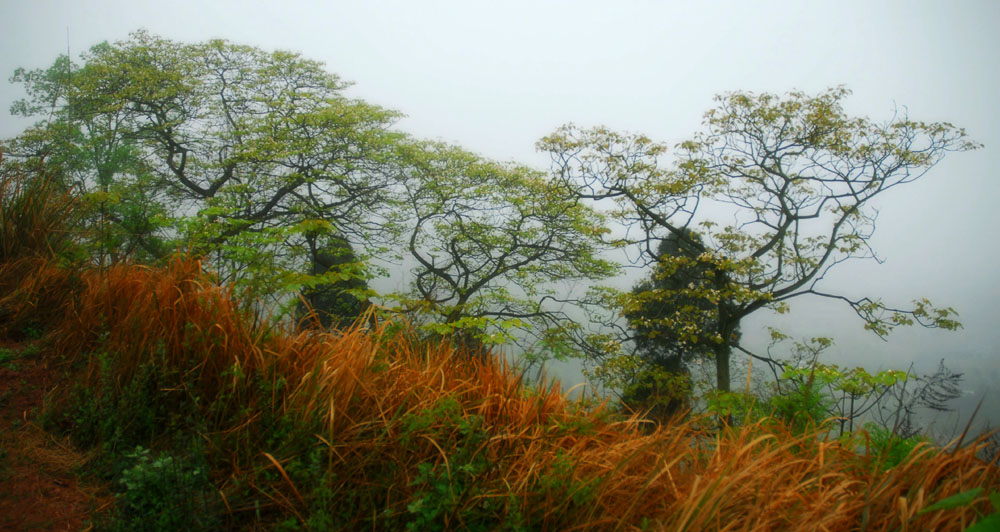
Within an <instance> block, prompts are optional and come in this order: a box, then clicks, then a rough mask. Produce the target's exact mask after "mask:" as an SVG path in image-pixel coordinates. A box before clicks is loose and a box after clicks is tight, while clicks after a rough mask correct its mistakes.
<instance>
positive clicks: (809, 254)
mask: <svg viewBox="0 0 1000 532" xmlns="http://www.w3.org/2000/svg"><path fill="white" fill-rule="evenodd" d="M849 94H850V93H849V91H848V90H846V89H844V88H834V89H830V90H827V91H824V92H822V93H820V94H818V95H815V96H810V95H807V94H804V93H801V92H791V93H789V94H787V95H784V96H781V95H774V94H767V93H764V94H755V93H750V92H734V93H729V94H724V95H721V96H718V97H717V102H718V106H717V107H716V108H715V109H712V110H710V111H708V112H707V113H706V114H705V118H704V126H705V129H704V131H703V132H701V133H699V134H697V135H696V136H695V137H694V138H692V139H691V140H688V141H685V142H682V143H680V144H679V145H678V146H677V155H676V157H675V158H674V160H673V161H672V164H667V163H664V162H661V159H663V158H665V154H666V153H667V146H666V145H665V144H662V143H658V142H654V141H652V140H651V139H649V138H647V137H645V136H642V135H635V134H624V133H617V132H614V131H610V130H608V129H606V128H600V127H598V128H593V129H581V128H578V127H575V126H571V125H570V126H564V127H562V128H560V129H559V130H557V131H556V132H555V133H553V134H552V135H550V136H548V137H546V138H544V139H543V140H542V141H540V143H539V147H540V149H543V150H546V151H548V152H549V153H550V154H551V157H552V161H553V169H554V172H555V173H556V174H557V175H559V176H561V178H562V179H563V181H564V183H565V184H566V186H568V187H572V188H573V189H574V190H575V191H576V195H577V197H578V198H580V199H581V200H596V201H602V200H607V201H613V202H614V203H615V205H616V206H617V207H616V209H615V210H614V217H615V219H618V220H621V221H622V223H623V224H624V226H625V227H626V228H627V229H628V230H629V232H628V233H627V235H626V237H625V238H624V239H623V241H622V244H623V245H627V244H632V245H635V246H638V247H639V249H640V250H641V252H642V253H643V255H644V257H645V259H646V262H647V263H649V264H656V265H657V268H661V269H663V270H664V271H671V270H673V269H675V268H677V267H680V266H682V265H685V264H690V263H691V261H692V259H691V258H690V257H685V256H670V255H660V254H658V253H657V249H658V246H657V243H658V242H660V241H663V240H664V239H666V238H668V237H671V236H672V237H674V238H677V239H678V241H680V242H683V243H684V244H685V245H686V246H688V247H689V248H690V249H692V250H694V251H696V252H697V256H696V258H695V259H694V261H696V263H697V264H699V268H703V269H704V271H705V278H706V279H707V281H708V282H707V283H696V284H692V285H688V286H680V287H677V288H676V289H672V290H663V291H660V292H657V293H656V295H655V297H659V298H662V299H663V300H664V301H666V302H668V303H669V304H670V305H671V306H672V307H678V308H679V307H680V305H679V303H680V302H682V301H684V300H703V301H707V302H709V303H711V305H712V306H713V308H714V310H713V312H715V313H716V316H715V317H714V318H713V319H712V320H710V323H711V324H712V326H711V327H709V328H707V329H706V328H704V324H705V320H704V315H703V314H704V313H703V312H702V311H700V310H698V311H692V312H687V313H681V314H674V315H671V316H668V317H661V318H651V319H650V327H655V328H662V329H664V330H668V331H673V333H672V334H677V335H681V336H684V335H687V336H688V337H689V339H690V340H692V341H696V342H701V341H702V340H703V339H708V340H709V341H711V343H712V345H713V351H714V356H715V360H716V367H717V386H718V388H719V389H720V390H728V389H729V384H730V377H729V358H730V353H731V351H732V350H734V349H743V348H742V346H740V345H739V342H738V341H737V340H736V338H735V336H734V333H735V332H736V330H737V328H738V327H739V324H740V322H741V320H743V319H744V318H745V317H747V316H749V315H751V314H753V313H755V312H758V311H760V310H763V309H770V310H774V311H777V312H783V311H785V310H786V309H787V302H788V301H789V300H791V299H794V298H798V297H802V296H815V297H821V298H829V299H835V300H838V301H841V302H843V303H845V304H847V305H848V306H849V307H850V308H851V309H852V310H853V311H854V312H855V313H856V314H857V316H858V317H860V318H861V320H862V321H863V323H864V325H865V328H867V329H868V330H871V331H873V332H874V333H876V334H878V335H880V336H884V335H886V334H888V333H889V332H890V331H891V330H892V329H893V328H894V327H897V326H900V325H912V324H915V323H917V324H920V325H923V326H926V327H941V328H945V329H954V328H957V327H959V323H958V322H957V321H956V320H955V319H954V318H955V311H954V310H953V309H951V308H935V307H933V306H932V305H931V303H930V302H929V301H927V300H926V299H919V300H916V301H914V303H913V305H912V306H910V307H906V308H893V307H889V306H887V305H886V304H884V303H883V302H882V301H881V300H880V299H877V298H874V297H861V298H851V297H848V296H846V295H843V294H838V293H831V292H827V291H825V287H824V282H823V281H824V278H825V276H826V274H827V273H828V272H829V271H830V270H831V269H832V268H834V267H835V266H837V265H838V264H841V263H843V262H844V261H847V260H851V259H865V258H868V259H875V258H876V255H875V252H874V250H873V249H872V248H871V247H870V245H869V244H870V239H871V237H872V234H873V233H874V231H875V218H876V212H877V211H876V210H875V206H874V205H873V201H874V200H875V199H876V198H879V197H881V196H882V195H883V194H884V193H886V192H888V191H890V190H892V189H894V188H896V187H897V186H899V185H904V184H907V183H911V182H913V181H915V180H916V179H919V178H920V177H922V176H923V175H924V174H925V173H926V172H927V171H928V170H929V169H930V168H932V167H933V166H934V165H935V164H937V163H938V162H939V161H940V160H941V158H942V157H943V156H944V155H945V154H946V153H947V152H949V151H963V150H969V149H974V148H976V147H977V146H978V145H977V144H976V143H974V142H972V141H970V140H969V139H967V137H966V134H965V132H964V131H963V130H962V129H960V128H956V127H954V126H952V125H951V124H948V123H924V122H919V121H914V120H911V119H909V117H908V116H907V115H906V113H905V111H897V112H896V114H895V116H893V117H892V118H890V119H889V120H887V121H884V122H874V121H872V120H869V119H867V118H857V117H851V116H848V115H847V113H846V112H845V111H844V109H843V107H842V101H843V100H844V99H845V98H846V97H847V96H848V95H849ZM602 203H606V202H602ZM719 220H725V221H723V222H720V221H719ZM692 235H697V236H698V237H699V238H694V237H693V236H692ZM648 297H649V296H644V297H636V296H635V295H634V294H621V297H620V298H619V304H620V306H621V308H622V309H623V311H624V312H625V313H626V314H628V313H629V312H631V311H632V310H634V309H636V308H639V307H638V305H642V304H646V302H644V300H648Z"/></svg>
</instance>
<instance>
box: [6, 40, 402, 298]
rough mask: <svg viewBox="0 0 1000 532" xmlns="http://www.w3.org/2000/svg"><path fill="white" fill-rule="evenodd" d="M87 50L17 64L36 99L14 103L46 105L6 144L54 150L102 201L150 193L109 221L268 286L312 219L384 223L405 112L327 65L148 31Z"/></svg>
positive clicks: (356, 226)
mask: <svg viewBox="0 0 1000 532" xmlns="http://www.w3.org/2000/svg"><path fill="white" fill-rule="evenodd" d="M82 59H83V65H82V66H78V65H76V64H73V63H72V62H71V61H70V60H69V58H66V57H61V58H59V59H58V60H57V61H56V62H55V63H54V64H53V66H52V67H50V68H48V69H46V70H34V71H26V70H23V69H19V70H18V71H17V72H15V74H14V76H13V78H12V81H14V82H20V83H23V84H24V86H25V89H26V91H27V94H28V98H27V99H25V100H22V101H19V102H17V103H16V104H15V105H14V106H13V108H12V111H13V112H14V113H16V114H21V115H24V116H43V117H45V119H44V120H42V121H40V122H39V123H38V124H36V126H35V127H34V128H32V129H31V130H29V131H27V132H26V133H25V134H23V135H21V136H20V137H18V138H17V139H14V140H12V141H11V142H8V143H7V146H6V151H7V152H8V153H10V154H12V155H17V156H22V157H28V158H42V157H44V158H47V160H48V161H49V162H50V163H60V164H61V165H62V168H63V170H64V175H65V176H66V178H67V179H69V180H72V182H73V183H74V184H76V185H77V186H79V187H80V188H81V189H82V190H84V191H85V192H87V193H92V194H93V193H99V194H96V195H95V198H96V199H97V200H99V202H100V203H102V205H103V206H105V207H106V206H107V205H109V204H110V205H128V206H130V208H133V209H134V205H135V204H136V200H137V198H145V200H144V201H145V202H146V203H147V207H145V208H144V209H143V210H142V211H141V212H134V213H132V214H133V216H131V217H130V216H123V215H120V216H117V217H115V216H112V217H110V219H109V220H104V221H102V224H103V223H112V224H114V225H117V226H118V227H119V228H120V229H121V230H122V231H121V232H122V233H123V234H125V235H127V236H128V237H129V238H133V239H139V240H141V241H144V242H148V241H149V240H150V239H151V238H152V237H153V236H154V235H156V236H159V237H161V238H167V239H170V240H174V241H177V242H178V244H183V245H184V247H189V248H192V249H200V250H201V252H203V253H213V254H214V255H213V259H214V263H215V266H216V268H217V269H218V270H219V271H220V273H223V274H224V275H225V278H227V279H230V280H235V281H247V282H249V283H250V284H255V285H258V288H261V289H262V291H267V290H277V289H279V288H281V287H282V286H283V285H285V284H288V283H289V282H291V281H290V280H289V279H287V278H281V277H279V278H277V279H274V275H273V271H281V270H283V269H287V270H289V271H293V270H299V271H301V270H302V264H304V258H303V256H304V254H303V253H302V250H304V249H305V246H304V237H303V232H304V231H307V230H315V227H313V226H314V225H315V224H314V223H312V222H311V221H313V220H317V219H321V220H323V221H324V223H325V224H326V225H325V226H324V227H326V228H327V229H328V230H329V231H330V232H331V233H336V234H338V235H341V236H344V237H347V238H349V239H353V241H355V242H359V243H364V244H368V243H370V242H377V241H378V240H379V238H380V237H381V236H383V235H384V234H385V232H384V230H383V227H382V224H381V222H380V219H381V215H380V208H382V207H384V206H385V205H386V203H385V202H384V193H385V190H386V185H387V182H388V180H389V176H388V175H386V174H385V173H384V172H382V171H381V167H380V164H381V159H382V157H383V155H384V154H385V153H388V152H389V151H391V150H390V149H391V147H392V146H393V145H394V141H395V139H397V138H398V137H399V136H400V135H399V134H398V133H395V132H392V131H391V130H390V129H389V127H390V126H391V125H392V124H393V122H394V121H395V120H396V119H397V118H398V117H399V116H400V115H399V114H398V113H396V112H393V111H388V110H385V109H382V108H380V107H377V106H374V105H371V104H368V103H365V102H362V101H357V100H352V99H349V98H346V97H345V96H343V94H342V92H343V89H344V88H345V87H347V84H346V83H344V82H343V81H341V80H340V79H339V78H338V77H337V76H336V75H333V74H330V73H328V72H327V71H326V70H324V68H323V66H322V65H321V64H320V63H318V62H316V61H311V60H308V59H304V58H302V57H300V56H299V55H298V54H294V53H289V52H281V51H277V52H265V51H262V50H259V49H257V48H253V47H249V46H243V45H237V44H233V43H229V42H226V41H221V40H214V41H209V42H206V43H200V44H181V43H176V42H173V41H169V40H166V39H161V38H158V37H155V36H152V35H150V34H148V33H146V32H141V31H140V32H137V33H134V34H132V35H131V37H130V39H129V40H127V41H123V42H117V43H114V44H108V43H102V44H99V45H97V46H95V47H93V48H92V49H91V50H90V51H89V52H87V53H85V54H83V56H82ZM52 109H59V112H57V113H54V114H51V113H52ZM123 208H124V207H123ZM135 226H141V227H143V228H145V231H136V227H135ZM147 247H149V246H147ZM159 249H163V247H162V246H160V248H159ZM167 249H169V248H167ZM296 250H299V252H296ZM265 270H272V271H270V272H265Z"/></svg>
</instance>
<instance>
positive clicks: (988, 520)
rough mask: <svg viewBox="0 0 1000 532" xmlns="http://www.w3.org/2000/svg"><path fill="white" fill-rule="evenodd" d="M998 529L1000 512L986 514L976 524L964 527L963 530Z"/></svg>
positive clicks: (992, 530)
mask: <svg viewBox="0 0 1000 532" xmlns="http://www.w3.org/2000/svg"><path fill="white" fill-rule="evenodd" d="M998 530H1000V512H997V513H992V514H990V515H987V516H986V517H984V518H982V519H980V520H979V521H977V522H976V524H974V525H972V526H970V527H969V528H966V529H965V532H997V531H998Z"/></svg>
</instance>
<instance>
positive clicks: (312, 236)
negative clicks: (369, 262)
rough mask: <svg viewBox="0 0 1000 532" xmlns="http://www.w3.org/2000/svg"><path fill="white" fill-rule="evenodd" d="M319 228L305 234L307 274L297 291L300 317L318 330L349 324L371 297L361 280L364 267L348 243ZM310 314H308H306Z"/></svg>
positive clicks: (360, 312)
mask: <svg viewBox="0 0 1000 532" xmlns="http://www.w3.org/2000/svg"><path fill="white" fill-rule="evenodd" d="M318 225H320V229H317V230H316V231H310V232H307V233H305V240H306V243H307V245H308V247H309V255H308V256H309V262H310V271H309V274H308V275H307V276H304V278H303V281H304V283H305V284H306V285H307V286H306V287H304V288H303V289H302V290H301V292H300V298H301V300H300V303H299V305H298V307H297V310H298V314H299V316H300V317H309V318H311V319H312V320H314V323H315V324H316V325H318V326H319V327H321V328H324V329H329V328H331V327H334V328H339V327H345V326H349V325H351V324H352V323H353V322H354V321H355V320H357V319H358V318H359V317H360V316H361V315H362V314H363V313H364V311H365V308H367V306H368V297H369V296H370V295H372V291H371V289H370V288H369V287H368V283H367V282H366V281H365V278H364V277H365V273H364V272H365V266H364V264H362V263H360V262H359V261H358V258H357V256H356V255H355V253H354V249H353V248H352V247H351V244H350V242H348V241H347V240H346V239H344V238H342V237H340V236H337V235H325V234H323V233H322V232H321V228H323V227H327V228H328V227H329V224H318ZM310 312H311V313H312V314H311V315H310V314H309V313H310Z"/></svg>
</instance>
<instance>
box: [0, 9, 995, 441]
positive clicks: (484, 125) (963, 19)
mask: <svg viewBox="0 0 1000 532" xmlns="http://www.w3.org/2000/svg"><path fill="white" fill-rule="evenodd" d="M812 6H820V3H819V2H803V1H801V0H799V1H794V0H792V1H754V2H747V1H725V2H723V1H700V2H694V1H692V2H666V1H663V2H655V1H651V0H649V1H623V0H617V1H615V2H608V1H544V0H535V1H520V0H516V1H506V2H478V1H471V0H455V1H426V2H418V1H414V0H410V1H371V2H361V1H355V2H337V1H283V2H251V1H244V2H238V1H215V0H212V1H177V0H175V1H170V2H165V1H157V2H150V1H139V0H125V1H46V0H31V1H24V0H0V74H3V75H4V76H5V77H6V76H9V75H10V74H11V73H12V72H13V70H14V69H15V68H16V67H19V66H23V67H28V68H39V67H47V66H49V65H50V64H51V63H52V61H53V60H54V58H55V57H56V56H57V55H58V54H60V53H65V52H66V48H67V36H68V45H69V47H70V50H71V52H72V54H73V55H74V56H77V55H78V54H79V53H80V52H82V51H84V50H85V49H86V48H89V47H90V46H92V45H94V44H96V43H98V42H100V41H103V40H110V41H114V40H120V39H125V38H127V36H128V33H129V32H131V31H134V30H136V29H139V28H145V29H147V30H149V31H150V32H152V33H154V34H157V35H160V36H163V37H166V38H170V39H174V40H178V41H189V42H193V41H203V40H206V39H209V38H225V39H228V40H231V41H234V42H238V43H245V44H252V45H256V46H259V47H262V48H265V49H274V48H280V49H286V50H293V51H297V52H301V53H302V54H303V55H305V56H306V57H308V58H311V59H317V60H321V61H324V62H325V63H326V64H327V67H328V68H329V69H330V70H331V71H333V72H336V73H338V74H339V75H341V76H342V77H343V78H345V79H348V80H352V81H354V82H355V83H356V85H355V86H354V87H353V88H352V89H350V94H351V95H352V96H355V97H358V98H363V99H365V100H368V101H370V102H373V103H377V104H380V105H383V106H386V107H389V108H392V109H396V110H400V111H402V112H404V113H406V114H407V115H408V118H406V119H404V120H402V121H401V122H400V123H399V124H398V125H399V127H400V128H402V129H404V130H407V131H409V132H411V133H413V134H415V135H417V136H421V137H426V138H436V139H442V140H447V141H451V142H456V143H459V144H461V145H463V146H464V147H466V148H469V149H471V150H473V151H477V152H479V153H481V154H484V155H487V156H490V157H494V158H498V159H503V160H517V161H520V162H525V163H529V164H532V165H535V166H539V167H545V166H546V165H547V159H546V157H545V156H544V155H542V154H538V153H536V152H535V151H534V143H535V141H537V140H538V139H539V138H540V137H541V136H543V135H545V134H547V133H549V132H551V131H552V130H553V129H555V128H556V127H557V126H559V125H561V124H563V123H565V122H569V121H572V122H575V123H577V124H580V125H583V126H590V125H597V124H605V125H608V126H611V127H613V128H618V129H625V130H629V131H634V132H642V133H645V134H647V135H650V136H652V137H653V138H655V139H659V140H663V141H667V142H669V143H671V144H673V143H676V142H678V141H680V140H683V139H685V138H687V137H689V136H690V135H691V134H692V133H694V132H695V131H696V130H697V129H698V127H699V124H700V119H701V115H702V113H704V112H705V111H706V110H708V109H709V108H710V107H711V105H712V97H713V95H715V94H717V93H719V92H723V91H729V90H754V91H773V92H784V91H787V90H790V89H799V90H804V91H807V92H815V91H819V90H822V89H824V88H826V87H830V86H834V85H838V84H844V85H846V86H847V87H848V88H850V89H852V90H853V91H854V95H853V96H852V97H851V98H850V100H849V101H848V103H847V107H848V110H849V111H850V112H853V113H856V114H862V115H867V116H870V117H872V118H875V119H881V118H886V117H888V116H889V114H890V113H891V111H892V109H893V107H894V106H895V105H900V106H906V107H907V108H908V110H909V112H910V116H911V117H912V118H914V119H919V120H926V121H939V120H946V121H950V122H952V123H954V124H955V125H958V126H960V127H964V128H966V129H967V131H968V132H969V134H970V136H971V137H972V138H974V139H976V140H978V141H980V142H982V143H984V144H985V146H986V147H985V149H983V150H979V151H977V152H972V153H959V154H952V155H950V156H949V157H947V158H946V159H945V160H944V162H943V163H942V164H941V165H939V166H938V167H937V168H935V169H934V170H933V171H932V172H931V173H930V174H929V175H928V176H927V177H926V178H925V179H924V180H922V181H920V182H918V183H915V184H913V185H910V186H909V187H907V188H902V189H897V192H898V193H897V194H895V195H889V196H886V197H885V198H884V200H883V202H882V203H881V204H880V207H881V211H882V212H881V216H880V220H879V227H878V232H877V233H876V240H875V249H876V251H878V252H879V254H880V255H881V256H882V257H884V258H885V259H886V263H885V264H883V265H881V266H877V265H873V264H872V265H853V266H850V267H848V268H843V269H842V270H840V272H839V274H838V275H837V276H836V277H835V278H834V279H833V280H834V281H836V282H837V283H839V286H842V287H844V288H843V290H844V291H845V292H846V293H848V294H849V295H852V296H858V295H881V296H884V297H885V299H886V301H887V302H888V303H896V304H900V305H905V304H906V303H907V302H909V301H910V300H911V299H913V298H916V297H923V296H927V297H930V298H931V299H932V300H933V301H934V302H936V303H938V304H944V305H950V306H954V307H955V308H956V309H957V310H958V311H959V312H960V313H961V319H962V321H963V323H964V324H965V329H964V330H962V331H960V332H958V333H946V332H941V331H903V332H901V333H898V334H897V335H895V336H894V337H893V338H891V340H890V342H889V343H883V342H881V341H879V340H877V339H874V338H873V337H869V336H865V333H864V332H863V331H862V329H861V326H860V324H859V323H858V321H857V320H851V315H850V314H849V313H845V312H843V310H842V309H839V308H837V307H830V306H829V305H826V304H824V305H796V306H794V307H793V315H792V316H791V318H789V319H786V320H785V321H784V323H785V325H786V332H792V333H796V334H802V335H833V336H834V337H835V338H836V339H837V343H838V346H839V349H838V352H837V354H836V359H837V360H838V361H842V362H843V363H850V364H865V365H866V366H867V367H869V369H879V368H880V367H883V368H884V367H905V366H906V365H907V364H908V363H909V360H915V361H917V363H918V365H920V367H921V368H923V369H931V366H932V365H933V364H934V363H936V361H937V360H938V359H940V358H946V359H947V360H948V361H949V363H950V364H951V365H953V366H954V367H956V368H958V369H960V370H964V371H966V372H967V377H968V378H967V381H966V382H967V386H968V387H969V388H970V389H975V390H976V392H977V395H980V394H982V393H983V392H984V391H986V390H987V389H989V390H990V391H989V393H988V396H987V398H986V401H987V403H988V404H989V403H996V404H997V405H1000V389H998V386H997V384H996V383H997V382H1000V354H998V349H997V347H996V346H997V345H1000V327H997V320H998V318H1000V311H998V310H997V302H996V301H997V296H998V295H1000V280H998V279H997V275H996V273H995V271H996V265H997V264H998V263H1000V246H998V244H997V242H998V241H1000V239H998V237H997V236H996V232H997V231H998V230H1000V214H998V213H1000V209H998V208H996V205H995V202H996V201H997V199H998V198H1000V180H998V179H997V178H996V176H995V172H996V169H998V168H1000V128H998V126H997V124H998V123H1000V104H998V103H997V102H998V97H1000V53H998V52H1000V30H998V28H1000V2H996V1H993V0H982V1H955V2H928V1H922V0H905V1H879V2H872V1H870V0H865V1H839V2H825V3H823V5H822V6H821V7H812ZM19 97H21V92H20V87H18V86H14V85H10V84H6V83H0V104H2V105H3V107H4V108H6V107H8V106H9V104H10V103H11V102H13V101H14V100H15V99H17V98H19ZM4 116H8V115H6V113H5V114H4ZM24 125H25V124H24V123H23V122H20V121H16V120H11V119H8V120H5V121H3V122H0V137H9V136H12V135H15V134H17V133H18V132H19V131H20V129H21V128H22V127H24ZM767 320H770V317H767ZM767 320H761V321H760V322H755V323H753V324H745V325H744V331H745V334H746V335H750V334H753V330H756V329H759V327H760V324H761V323H765V322H768V323H770V321H767ZM748 325H749V326H748ZM975 400H978V397H976V398H975ZM975 400H971V399H970V401H971V405H972V406H974V404H975ZM970 401H966V402H964V403H963V406H962V408H963V413H964V415H966V416H967V415H968V414H969V413H971V406H969V405H970ZM994 408H995V409H994V410H993V412H994V414H992V416H991V417H992V418H993V419H994V420H1000V416H997V415H996V413H995V412H997V410H996V408H1000V407H994ZM996 422H997V423H1000V421H996Z"/></svg>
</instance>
